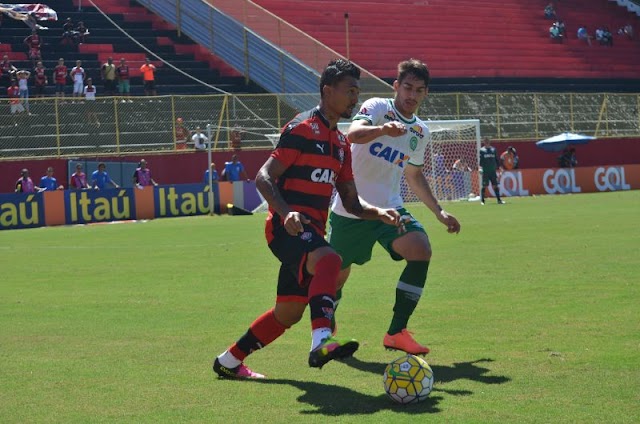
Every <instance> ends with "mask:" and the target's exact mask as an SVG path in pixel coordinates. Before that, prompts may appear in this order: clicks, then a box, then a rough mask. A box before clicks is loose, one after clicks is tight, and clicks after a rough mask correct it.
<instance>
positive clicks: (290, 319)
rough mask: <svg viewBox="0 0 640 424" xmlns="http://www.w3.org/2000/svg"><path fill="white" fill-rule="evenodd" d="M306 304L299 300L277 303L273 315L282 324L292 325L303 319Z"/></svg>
mask: <svg viewBox="0 0 640 424" xmlns="http://www.w3.org/2000/svg"><path fill="white" fill-rule="evenodd" d="M306 306H307V305H306V304H304V303H297V302H286V303H276V306H275V308H274V309H273V315H274V316H275V318H276V320H277V321H278V322H279V323H280V324H282V325H283V326H285V327H291V326H293V325H295V324H297V323H298V322H299V321H300V320H301V319H302V316H303V315H304V310H305V308H306Z"/></svg>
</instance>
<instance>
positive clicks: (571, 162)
mask: <svg viewBox="0 0 640 424" xmlns="http://www.w3.org/2000/svg"><path fill="white" fill-rule="evenodd" d="M558 165H559V166H560V168H574V167H576V166H578V159H577V158H576V149H575V148H573V147H571V148H569V147H567V148H566V149H564V151H563V152H562V154H561V155H560V156H558Z"/></svg>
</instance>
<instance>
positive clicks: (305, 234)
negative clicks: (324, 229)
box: [300, 231, 313, 241]
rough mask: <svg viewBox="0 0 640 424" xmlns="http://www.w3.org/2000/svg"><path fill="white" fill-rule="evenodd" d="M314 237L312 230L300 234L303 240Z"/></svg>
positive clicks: (309, 239)
mask: <svg viewBox="0 0 640 424" xmlns="http://www.w3.org/2000/svg"><path fill="white" fill-rule="evenodd" d="M312 238H313V233H312V232H311V231H305V232H304V233H302V234H300V239H301V240H302V241H311V239H312Z"/></svg>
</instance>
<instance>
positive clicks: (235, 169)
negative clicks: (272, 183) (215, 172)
mask: <svg viewBox="0 0 640 424" xmlns="http://www.w3.org/2000/svg"><path fill="white" fill-rule="evenodd" d="M220 176H221V178H222V180H223V181H240V180H241V179H242V180H247V181H249V177H248V176H247V172H246V171H245V170H244V165H242V163H241V162H240V161H239V160H238V155H233V156H231V162H225V163H224V169H223V170H222V174H221V175H220Z"/></svg>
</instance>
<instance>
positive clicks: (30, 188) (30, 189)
mask: <svg viewBox="0 0 640 424" xmlns="http://www.w3.org/2000/svg"><path fill="white" fill-rule="evenodd" d="M40 191H42V189H41V188H40V187H38V186H37V185H35V184H34V183H33V180H31V177H29V170H28V169H27V168H23V169H22V171H20V178H18V181H16V193H35V192H40Z"/></svg>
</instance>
